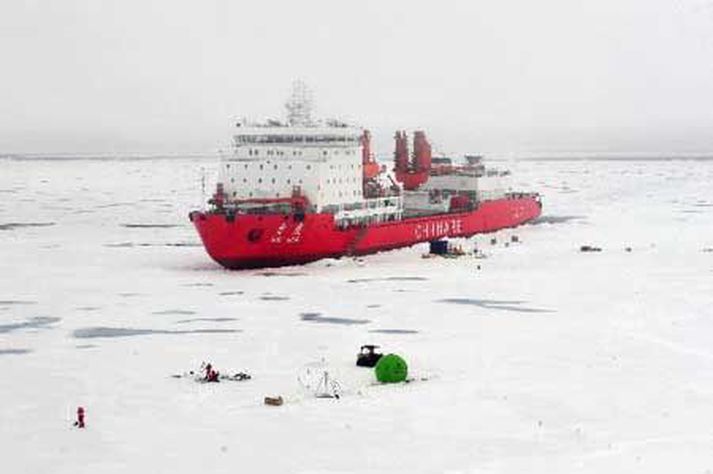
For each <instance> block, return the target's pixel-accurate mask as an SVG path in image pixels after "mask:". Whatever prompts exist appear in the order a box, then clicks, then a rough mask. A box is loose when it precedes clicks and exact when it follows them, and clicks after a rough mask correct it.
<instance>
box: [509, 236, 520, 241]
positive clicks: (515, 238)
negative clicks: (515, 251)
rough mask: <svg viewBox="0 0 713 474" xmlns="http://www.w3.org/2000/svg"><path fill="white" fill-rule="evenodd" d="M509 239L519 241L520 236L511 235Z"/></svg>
mask: <svg viewBox="0 0 713 474" xmlns="http://www.w3.org/2000/svg"><path fill="white" fill-rule="evenodd" d="M510 241H511V242H520V237H518V236H517V235H513V236H512V237H510Z"/></svg>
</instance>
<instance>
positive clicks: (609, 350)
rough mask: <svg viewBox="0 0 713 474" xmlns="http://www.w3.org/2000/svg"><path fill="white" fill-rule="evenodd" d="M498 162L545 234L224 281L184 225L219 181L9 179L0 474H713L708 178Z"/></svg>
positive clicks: (75, 173) (143, 162)
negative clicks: (442, 254) (370, 364)
mask: <svg viewBox="0 0 713 474" xmlns="http://www.w3.org/2000/svg"><path fill="white" fill-rule="evenodd" d="M506 165H507V166H508V167H509V168H510V169H512V171H513V173H514V178H515V185H516V187H517V188H522V189H526V190H536V191H539V192H541V193H542V195H543V202H544V213H543V217H542V218H540V219H539V220H538V221H537V222H536V223H533V224H529V225H525V226H523V227H520V228H518V229H514V230H513V229H511V230H504V231H501V232H498V233H496V234H494V235H488V236H477V237H475V238H473V239H469V240H467V241H463V242H462V244H463V245H464V246H465V247H466V248H472V247H473V246H474V245H478V247H479V248H481V249H482V250H483V251H484V252H485V253H486V254H487V258H485V259H481V260H476V259H473V258H472V257H464V258H460V259H441V258H437V259H422V258H421V255H422V254H423V253H424V252H425V251H426V246H424V245H418V246H415V247H412V248H408V249H403V250H398V251H392V252H388V253H383V254H378V255H374V256H369V257H366V258H363V259H359V260H352V259H341V260H329V261H320V262H315V263H313V264H310V265H306V266H299V267H289V268H281V269H272V270H269V271H267V270H255V271H242V272H235V271H226V270H223V269H222V268H220V267H219V266H218V265H216V264H214V263H213V262H212V261H211V260H210V259H209V258H208V256H207V255H206V254H205V252H204V250H203V248H202V247H201V245H200V242H199V240H198V238H197V235H196V234H195V232H194V231H193V229H192V227H191V225H190V223H189V222H188V219H187V215H188V212H189V211H190V210H191V209H193V208H195V207H197V206H199V205H200V203H201V201H202V199H203V198H204V196H203V195H202V192H201V174H202V173H201V169H203V168H204V169H205V170H206V176H207V178H208V180H207V181H208V183H207V186H209V185H210V177H211V173H212V168H213V166H214V163H213V161H212V160H207V161H206V160H196V159H127V160H92V159H82V160H71V159H68V160H60V161H53V160H42V159H33V160H14V159H2V160H0V244H1V245H0V270H1V271H0V373H2V374H3V381H2V383H0V451H1V452H2V456H1V464H0V466H2V467H1V469H2V471H3V472H4V473H8V474H10V473H48V472H51V473H68V474H70V473H71V474H78V473H126V472H137V473H143V472H146V473H148V472H151V473H172V474H177V473H197V472H216V473H222V472H226V473H228V472H230V473H234V472H271V473H285V472H305V473H317V472H324V473H326V472H379V473H397V472H398V473H414V472H424V473H426V472H428V473H435V472H450V473H461V472H462V473H471V472H478V473H480V472H488V473H490V472H512V473H521V472H547V473H552V472H562V473H570V472H592V473H601V472H626V473H631V472H642V473H643V472H646V473H651V472H665V473H670V472H700V473H704V472H711V471H713V187H712V186H711V183H713V161H705V160H698V161H696V160H673V161H662V160H659V161H646V160H640V161H587V160H579V161H519V162H511V163H507V164H506ZM513 235H517V236H518V237H519V240H520V242H519V243H512V244H510V245H507V246H506V245H505V242H508V241H509V240H510V239H511V237H512V236H513ZM491 237H495V238H496V239H497V243H496V244H495V245H491V243H490V239H491ZM581 245H593V246H598V247H601V248H602V251H601V252H597V253H583V252H580V251H579V247H580V246H581ZM627 247H628V248H629V249H630V250H627ZM478 265H479V266H480V268H478ZM366 343H373V344H379V345H381V346H382V349H383V350H384V351H385V352H395V353H398V354H401V355H402V356H403V357H404V358H405V359H406V360H407V361H408V363H409V370H410V373H411V375H412V376H413V377H415V378H416V381H414V382H412V383H409V384H402V385H390V386H382V385H377V384H375V383H374V379H373V373H372V372H371V371H370V370H368V369H360V368H357V367H355V366H354V362H355V354H356V352H357V351H358V349H359V346H360V345H361V344H366ZM203 361H211V362H213V364H214V365H215V366H216V368H218V369H219V370H222V371H224V372H233V371H241V370H242V371H247V372H249V373H250V374H252V376H253V378H252V380H249V381H245V382H239V383H238V382H222V383H219V384H198V383H195V382H193V381H192V380H190V379H185V378H173V377H171V375H172V374H178V373H182V372H184V371H187V370H191V369H197V368H198V367H199V365H200V364H201V362H203ZM319 361H324V363H325V364H327V365H328V366H329V368H330V369H329V370H330V373H331V374H333V375H334V376H335V377H336V378H337V379H338V380H339V382H340V384H341V386H342V391H343V393H342V397H341V398H340V399H339V400H335V399H317V398H314V397H313V396H312V394H311V393H310V392H309V391H307V390H305V389H304V387H302V386H301V384H300V383H298V375H299V374H302V373H304V370H305V367H308V366H311V365H312V364H315V363H317V362H319ZM266 395H282V396H283V397H284V399H285V404H284V405H283V406H281V407H268V406H265V405H264V404H263V397H264V396H266ZM79 405H82V406H84V407H85V408H86V411H87V428H86V429H85V430H78V429H75V428H73V427H72V421H73V420H74V413H75V410H76V407H77V406H79Z"/></svg>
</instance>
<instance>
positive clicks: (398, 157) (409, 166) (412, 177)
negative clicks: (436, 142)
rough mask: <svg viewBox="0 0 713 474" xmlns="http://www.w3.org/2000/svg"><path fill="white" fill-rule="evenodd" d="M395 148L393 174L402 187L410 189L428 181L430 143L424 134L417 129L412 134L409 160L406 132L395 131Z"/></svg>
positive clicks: (430, 159) (430, 158)
mask: <svg viewBox="0 0 713 474" xmlns="http://www.w3.org/2000/svg"><path fill="white" fill-rule="evenodd" d="M394 138H395V140H396V150H395V152H394V174H395V175H396V180H397V181H398V182H400V183H402V184H403V186H404V189H406V190H408V191H412V190H414V189H417V188H418V187H419V186H421V185H422V184H423V183H425V182H426V181H428V176H429V171H430V170H431V161H432V157H431V144H430V143H428V140H426V134H425V133H424V132H422V131H417V132H415V133H414V136H413V159H412V160H409V152H408V138H407V136H406V132H403V131H400V132H396V136H395V137H394Z"/></svg>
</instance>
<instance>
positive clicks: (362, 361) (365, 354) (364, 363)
mask: <svg viewBox="0 0 713 474" xmlns="http://www.w3.org/2000/svg"><path fill="white" fill-rule="evenodd" d="M378 347H379V346H374V345H371V344H367V345H364V346H361V350H360V351H359V354H357V362H356V365H358V366H359V367H374V366H375V365H376V363H377V362H379V359H381V357H382V356H383V355H384V354H380V353H378V352H375V349H377V348H378Z"/></svg>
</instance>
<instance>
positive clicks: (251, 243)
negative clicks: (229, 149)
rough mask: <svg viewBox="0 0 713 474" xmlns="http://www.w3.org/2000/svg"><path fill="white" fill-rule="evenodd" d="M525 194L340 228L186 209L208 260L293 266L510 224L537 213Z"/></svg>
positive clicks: (320, 219) (328, 218)
mask: <svg viewBox="0 0 713 474" xmlns="http://www.w3.org/2000/svg"><path fill="white" fill-rule="evenodd" d="M540 212H541V204H540V202H539V201H538V200H537V199H535V198H533V197H530V196H526V197H521V198H508V199H499V200H495V201H486V202H483V203H481V204H480V205H479V206H478V208H477V209H475V210H473V211H468V212H453V213H447V214H437V215H430V216H424V217H412V218H404V219H402V220H400V221H391V222H382V223H377V224H372V225H369V226H366V227H348V228H346V229H340V228H338V227H337V226H336V225H335V222H334V216H333V215H332V214H326V213H325V214H307V215H305V216H304V217H301V216H294V215H283V214H261V215H256V214H240V215H237V216H234V217H231V216H227V215H226V214H223V213H211V212H199V211H194V212H192V213H191V215H190V218H191V221H192V222H193V224H194V225H195V227H196V229H197V230H198V233H199V235H200V237H201V239H202V240H203V245H204V246H205V248H206V251H207V252H208V254H209V255H210V256H211V258H212V259H213V260H215V261H216V262H218V263H219V264H221V265H222V266H224V267H226V268H231V269H242V268H262V267H276V266H284V265H295V264H303V263H307V262H312V261H315V260H319V259H322V258H329V257H331V258H338V257H342V256H345V255H366V254H370V253H375V252H381V251H384V250H392V249H396V248H400V247H408V246H410V245H414V244H417V243H419V242H427V241H431V240H436V239H440V238H443V237H467V236H471V235H474V234H478V233H484V232H492V231H496V230H498V229H503V228H508V227H515V226H518V225H520V224H523V223H525V222H528V221H530V220H532V219H534V218H536V217H538V216H539V215H540Z"/></svg>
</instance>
